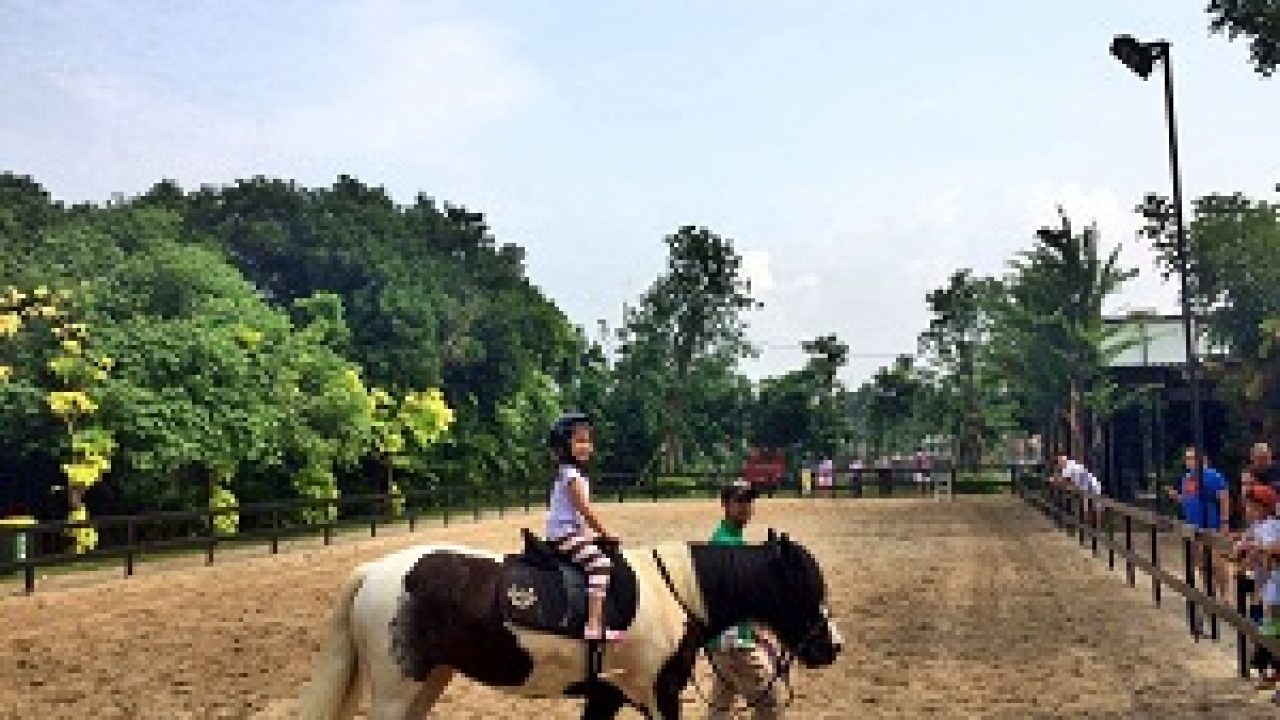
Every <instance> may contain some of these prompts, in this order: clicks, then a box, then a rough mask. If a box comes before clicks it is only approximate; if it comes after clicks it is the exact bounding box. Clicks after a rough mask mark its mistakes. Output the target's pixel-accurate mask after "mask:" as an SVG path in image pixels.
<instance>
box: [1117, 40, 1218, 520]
mask: <svg viewBox="0 0 1280 720" xmlns="http://www.w3.org/2000/svg"><path fill="white" fill-rule="evenodd" d="M1111 54H1112V55H1114V56H1115V57H1116V58H1117V59H1118V60H1119V61H1120V62H1122V63H1124V64H1125V67H1128V68H1129V69H1130V70H1132V71H1133V72H1135V73H1137V75H1138V76H1139V77H1141V78H1142V79H1143V80H1146V79H1147V78H1148V77H1150V75H1151V70H1152V69H1153V67H1154V66H1155V62H1156V61H1157V60H1160V61H1162V62H1161V65H1162V66H1163V67H1164V112H1165V120H1166V124H1167V126H1168V129H1169V170H1170V172H1171V173H1172V174H1173V218H1174V225H1175V228H1176V230H1177V237H1176V238H1175V240H1176V242H1177V249H1178V275H1179V276H1180V280H1181V285H1182V293H1181V294H1182V332H1183V336H1184V338H1183V340H1184V342H1185V343H1186V353H1187V375H1188V377H1189V379H1190V382H1191V432H1192V437H1193V443H1194V445H1195V453H1196V467H1195V477H1196V488H1197V491H1198V492H1199V494H1200V511H1201V523H1202V525H1204V526H1208V524H1209V501H1210V500H1211V498H1210V497H1209V494H1208V492H1207V491H1206V490H1205V484H1204V457H1205V448H1204V426H1203V425H1202V424H1201V417H1200V363H1199V360H1198V358H1197V355H1196V347H1195V334H1194V328H1195V325H1194V323H1193V322H1192V317H1191V293H1190V278H1189V276H1190V272H1189V271H1188V269H1187V266H1188V263H1187V231H1186V227H1185V226H1184V224H1183V220H1182V169H1181V167H1180V165H1179V163H1178V131H1177V120H1176V118H1175V116H1174V111H1173V62H1172V60H1171V57H1170V52H1169V43H1168V42H1167V41H1165V40H1157V41H1155V42H1149V43H1143V42H1139V41H1137V40H1135V39H1134V38H1133V37H1131V36H1129V35H1117V36H1116V38H1115V39H1114V40H1112V42H1111ZM1221 522H1222V523H1223V524H1226V523H1227V522H1229V518H1225V517H1223V518H1221Z"/></svg>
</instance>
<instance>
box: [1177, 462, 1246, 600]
mask: <svg viewBox="0 0 1280 720" xmlns="http://www.w3.org/2000/svg"><path fill="white" fill-rule="evenodd" d="M1182 459H1183V464H1185V465H1186V468H1187V472H1186V474H1184V475H1183V476H1182V479H1181V480H1179V481H1178V487H1176V488H1172V487H1171V488H1169V489H1168V492H1169V497H1170V498H1172V499H1173V500H1174V502H1177V503H1178V504H1179V505H1180V507H1181V509H1182V519H1183V521H1184V522H1186V523H1188V524H1190V525H1194V526H1196V527H1197V528H1199V529H1201V530H1203V531H1205V532H1213V533H1220V532H1222V531H1223V524H1222V523H1223V519H1224V518H1229V517H1231V495H1230V493H1229V491H1228V490H1227V480H1226V478H1224V477H1223V476H1222V473H1220V472H1218V471H1217V470H1215V469H1214V468H1213V467H1211V466H1210V464H1209V456H1208V455H1207V454H1206V455H1205V457H1204V471H1203V472H1204V477H1203V486H1202V484H1201V483H1202V480H1201V478H1198V477H1196V449H1195V448H1194V447H1188V448H1187V449H1186V450H1185V451H1184V452H1183V455H1182ZM1195 548H1196V558H1197V562H1196V565H1200V564H1201V563H1200V562H1199V560H1200V559H1202V558H1203V557H1204V553H1205V552H1206V551H1207V549H1208V546H1207V545H1205V544H1204V543H1203V542H1199V541H1197V542H1196V543H1195ZM1226 560H1227V558H1223V557H1218V558H1217V559H1216V562H1215V563H1214V573H1213V575H1214V577H1213V583H1214V586H1215V587H1216V588H1217V590H1218V595H1219V596H1220V597H1226V596H1227V595H1226V593H1227V588H1228V587H1230V575H1231V572H1230V569H1229V568H1228V567H1227V562H1226Z"/></svg>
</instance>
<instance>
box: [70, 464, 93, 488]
mask: <svg viewBox="0 0 1280 720" xmlns="http://www.w3.org/2000/svg"><path fill="white" fill-rule="evenodd" d="M62 472H63V473H64V474H66V476H67V482H69V483H71V484H72V485H78V486H80V487H89V486H90V485H93V484H94V483H96V482H97V481H98V478H99V477H100V476H101V475H102V467H101V466H100V465H98V464H96V463H95V464H90V463H64V464H63V465H62Z"/></svg>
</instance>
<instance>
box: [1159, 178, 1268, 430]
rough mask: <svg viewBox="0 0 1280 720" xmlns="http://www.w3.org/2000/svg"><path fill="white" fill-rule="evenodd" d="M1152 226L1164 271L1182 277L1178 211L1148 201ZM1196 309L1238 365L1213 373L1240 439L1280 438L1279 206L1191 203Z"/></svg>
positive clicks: (1227, 199) (1190, 259)
mask: <svg viewBox="0 0 1280 720" xmlns="http://www.w3.org/2000/svg"><path fill="white" fill-rule="evenodd" d="M1137 210H1138V212H1139V213H1141V214H1142V215H1143V217H1144V218H1145V220H1146V225H1145V227H1144V234H1145V235H1146V237H1147V238H1149V239H1150V240H1151V241H1152V244H1153V246H1154V248H1155V250H1156V252H1157V258H1158V262H1159V267H1160V269H1161V271H1162V272H1163V273H1164V274H1165V275H1166V277H1167V276H1169V275H1171V274H1173V273H1175V272H1177V268H1178V250H1177V242H1176V237H1175V234H1174V233H1175V228H1174V226H1173V222H1172V218H1173V212H1172V205H1171V204H1170V202H1169V200H1168V199H1167V198H1165V197H1162V196H1160V195H1155V194H1151V195H1148V196H1147V197H1146V198H1145V199H1144V201H1143V203H1142V204H1141V205H1139V206H1138V208H1137ZM1187 267H1188V280H1189V282H1188V286H1189V289H1190V293H1191V297H1190V300H1191V304H1192V306H1193V307H1194V308H1195V309H1196V315H1197V317H1202V318H1204V320H1205V329H1206V330H1207V331H1208V336H1209V338H1210V339H1211V340H1213V341H1214V342H1215V343H1216V344H1218V345H1220V346H1225V347H1227V348H1228V349H1229V351H1230V353H1231V355H1232V358H1233V360H1234V361H1235V362H1233V363H1231V364H1230V365H1228V366H1224V367H1218V366H1216V365H1214V364H1212V363H1210V364H1208V365H1207V367H1206V370H1208V372H1209V373H1211V374H1212V375H1213V376H1215V377H1216V378H1218V379H1219V380H1220V381H1222V382H1223V383H1224V390H1225V395H1226V396H1227V397H1228V398H1229V400H1230V402H1231V404H1232V406H1233V412H1231V413H1229V417H1230V418H1231V420H1230V422H1232V423H1237V424H1238V426H1237V428H1236V431H1237V433H1239V434H1241V435H1249V436H1253V437H1252V438H1243V437H1242V438H1241V439H1258V438H1265V437H1274V436H1275V435H1276V434H1277V433H1280V422H1278V421H1277V420H1276V418H1275V408H1276V407H1280V375H1277V374H1276V373H1275V371H1274V363H1273V362H1272V353H1273V352H1274V347H1275V336H1274V328H1275V326H1276V323H1277V322H1280V205H1278V204H1276V203H1272V202H1267V201H1266V200H1255V199H1252V198H1249V197H1246V196H1245V195H1243V194H1241V193H1233V194H1230V195H1222V194H1213V195H1207V196H1205V197H1201V198H1197V199H1196V200H1194V201H1193V202H1192V219H1191V222H1190V224H1189V225H1188V227H1187Z"/></svg>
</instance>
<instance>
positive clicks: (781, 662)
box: [652, 548, 796, 717]
mask: <svg viewBox="0 0 1280 720" xmlns="http://www.w3.org/2000/svg"><path fill="white" fill-rule="evenodd" d="M652 552H653V562H654V563H655V564H656V565H657V566H658V574H660V575H661V576H662V581H663V582H665V583H666V584H667V590H668V591H669V592H670V593H671V597H673V598H675V601H676V604H677V605H679V606H680V609H681V610H683V611H684V614H685V620H686V621H687V622H688V623H689V624H690V625H693V626H694V627H695V628H699V629H701V634H703V635H710V632H709V631H710V628H709V627H707V624H706V623H705V622H703V621H702V620H701V619H699V618H698V616H697V615H695V614H694V612H693V610H691V609H690V608H689V606H688V605H686V604H685V602H684V600H683V599H682V598H681V597H680V593H678V592H676V585H675V583H674V582H672V580H671V573H670V572H669V571H668V570H667V564H666V563H665V562H663V561H662V556H661V555H659V554H658V549H657V548H653V551H652ZM764 647H765V650H766V651H767V652H768V654H769V659H770V661H771V663H772V664H773V677H771V678H769V682H767V683H765V684H764V687H763V688H761V689H760V690H759V691H758V692H757V693H756V694H755V696H754V697H753V698H751V699H750V700H748V701H747V707H746V709H747V710H754V709H756V708H757V707H759V705H760V703H761V701H762V700H764V698H765V696H766V695H768V694H769V691H770V690H772V689H773V686H774V685H775V684H777V682H778V680H779V679H781V680H782V684H783V687H785V688H786V689H787V700H786V702H785V703H782V704H780V705H778V706H776V709H778V710H785V709H787V708H789V707H791V703H792V702H793V701H795V697H796V695H795V690H794V689H793V688H792V687H791V663H792V662H793V661H794V660H795V653H793V652H790V651H784V652H783V653H782V656H781V657H779V656H778V652H777V649H776V648H774V647H773V645H772V644H771V643H765V644H764ZM699 652H701V653H702V655H703V656H704V657H706V659H707V664H708V665H710V666H711V672H712V673H713V674H715V676H716V677H717V678H718V679H719V680H720V682H721V683H723V684H725V685H728V686H730V687H732V686H733V683H731V682H729V680H728V678H726V677H725V676H724V673H722V672H721V671H720V668H719V667H718V666H717V665H716V663H715V660H713V659H712V658H711V651H709V650H707V647H706V645H703V646H702V647H700V648H699ZM689 682H690V684H692V685H693V690H694V694H695V695H697V696H698V699H699V700H701V701H702V702H703V703H704V704H705V705H707V706H708V707H711V699H710V698H709V697H708V696H707V694H706V693H704V692H703V691H702V686H701V685H699V684H698V678H697V675H696V674H694V675H691V676H690V678H689ZM730 712H731V713H732V715H733V717H738V711H737V710H730Z"/></svg>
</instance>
